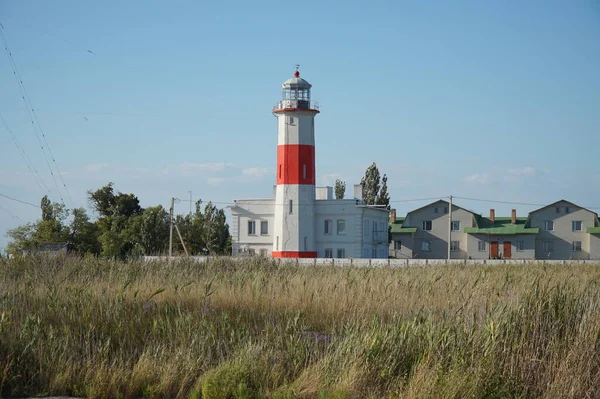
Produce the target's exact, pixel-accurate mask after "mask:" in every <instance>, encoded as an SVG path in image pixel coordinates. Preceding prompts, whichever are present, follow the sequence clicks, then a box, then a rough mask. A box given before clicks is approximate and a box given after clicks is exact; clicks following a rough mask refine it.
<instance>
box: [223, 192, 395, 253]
mask: <svg viewBox="0 0 600 399" xmlns="http://www.w3.org/2000/svg"><path fill="white" fill-rule="evenodd" d="M275 204H276V202H275V200H273V199H259V200H238V201H236V205H237V206H234V207H232V208H231V235H232V252H233V255H234V256H249V255H252V254H254V255H260V254H261V250H263V254H264V255H267V256H270V255H271V252H272V251H273V248H274V247H275V246H276V237H277V233H276V229H275V228H274V210H275V206H276V205H275ZM313 209H314V214H313V216H312V217H310V218H309V217H306V219H305V218H303V219H301V220H302V224H305V223H304V222H305V221H310V220H312V221H313V223H311V225H312V226H313V232H314V233H313V234H314V236H313V237H314V242H315V247H314V248H315V250H316V251H317V257H319V258H324V257H325V250H326V249H331V250H332V251H333V253H332V256H333V258H337V257H338V249H342V250H343V254H342V255H344V257H345V258H362V257H366V258H387V257H388V251H387V248H388V247H387V246H388V242H387V223H388V213H387V211H383V210H376V209H368V208H365V207H361V206H357V205H356V200H353V199H349V200H317V201H315V205H314V207H313ZM325 220H330V221H331V231H330V233H329V234H325V232H324V224H325ZM338 220H343V221H344V222H345V228H344V232H343V233H342V232H340V233H339V234H338V231H337V227H338V223H337V221H338ZM249 221H255V222H256V232H255V234H248V222H249ZM261 221H267V223H268V228H269V231H268V233H267V234H261V233H260V227H261V224H260V222H261ZM365 222H366V224H365ZM373 222H375V226H376V229H377V233H375V234H374V233H373ZM302 224H301V225H302ZM288 226H289V227H290V228H292V226H293V225H292V223H290V224H289V225H288ZM365 228H367V230H365ZM380 230H382V231H381V234H379V233H380ZM280 240H281V239H280ZM282 244H283V243H281V242H280V243H279V245H280V248H281V245H282ZM300 244H301V245H302V244H303V243H302V242H301V243H300ZM245 247H246V248H247V251H246V252H244V248H245ZM249 249H251V250H253V251H249Z"/></svg>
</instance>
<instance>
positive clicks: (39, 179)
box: [0, 115, 50, 194]
mask: <svg viewBox="0 0 600 399" xmlns="http://www.w3.org/2000/svg"><path fill="white" fill-rule="evenodd" d="M0 120H1V121H2V124H3V125H4V128H5V129H6V131H8V134H9V136H10V138H11V139H12V141H13V143H14V144H15V146H16V147H17V150H18V151H19V152H20V154H21V156H22V157H23V159H24V160H25V162H26V163H27V168H28V169H29V172H31V174H34V177H33V178H34V180H35V182H36V183H37V185H38V187H39V188H40V190H42V191H44V189H43V188H42V184H43V185H44V187H45V188H46V192H47V193H48V194H50V189H49V188H48V186H47V185H46V182H45V181H44V179H42V176H40V173H39V172H38V171H37V169H36V168H35V165H33V163H32V162H31V160H30V159H29V156H27V153H26V152H25V150H24V149H23V147H21V146H20V145H19V142H18V141H17V137H16V136H15V134H14V133H13V131H12V130H11V128H10V127H9V126H8V124H7V123H6V120H5V119H4V118H3V117H2V115H0ZM36 176H37V177H36ZM40 182H41V184H40Z"/></svg>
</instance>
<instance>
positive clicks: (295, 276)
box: [0, 257, 600, 399]
mask: <svg viewBox="0 0 600 399" xmlns="http://www.w3.org/2000/svg"><path fill="white" fill-rule="evenodd" d="M45 395H68V396H74V397H86V398H140V397H143V398H204V399H226V398H273V399H275V398H277V399H293V398H319V399H325V398H336V399H343V398H490V399H491V398H600V265H591V264H587V265H585V264H567V265H538V264H526V265H495V266H492V265H477V266H473V265H468V266H467V265H446V266H419V267H408V268H387V267H377V268H375V267H374V268H359V267H347V266H344V267H332V266H296V265H292V264H281V265H278V264H276V263H274V262H272V261H270V260H268V259H258V258H256V259H248V261H246V262H236V263H232V262H231V261H230V260H227V259H226V258H222V259H219V258H216V259H214V260H211V261H208V262H206V263H195V262H193V261H185V260H183V261H178V262H176V263H167V262H164V261H163V262H148V263H144V262H142V261H129V262H123V261H113V260H103V259H99V258H89V259H87V258H86V259H82V258H76V257H64V258H61V257H56V258H41V257H40V258H35V257H28V258H19V259H13V260H8V261H6V260H0V396H1V397H18V396H45Z"/></svg>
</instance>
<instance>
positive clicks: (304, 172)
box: [302, 164, 306, 179]
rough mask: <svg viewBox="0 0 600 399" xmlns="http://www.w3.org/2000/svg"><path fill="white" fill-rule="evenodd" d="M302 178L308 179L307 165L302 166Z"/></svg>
mask: <svg viewBox="0 0 600 399" xmlns="http://www.w3.org/2000/svg"><path fill="white" fill-rule="evenodd" d="M302 178H303V179H306V164H302Z"/></svg>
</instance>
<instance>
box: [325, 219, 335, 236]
mask: <svg viewBox="0 0 600 399" xmlns="http://www.w3.org/2000/svg"><path fill="white" fill-rule="evenodd" d="M332 223H333V222H332V221H331V220H325V224H324V228H323V233H325V234H331V224H332Z"/></svg>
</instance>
